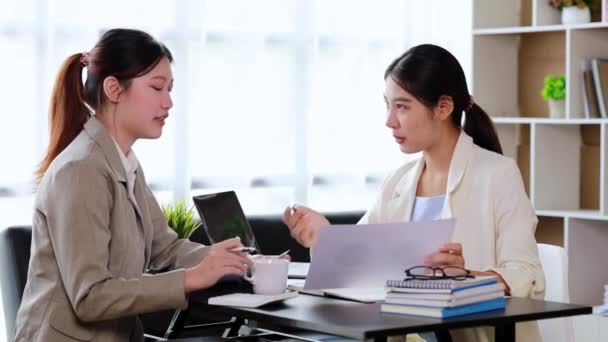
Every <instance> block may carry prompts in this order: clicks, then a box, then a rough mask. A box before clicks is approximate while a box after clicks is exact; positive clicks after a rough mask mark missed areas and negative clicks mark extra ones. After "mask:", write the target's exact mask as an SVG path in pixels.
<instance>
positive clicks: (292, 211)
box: [289, 204, 298, 216]
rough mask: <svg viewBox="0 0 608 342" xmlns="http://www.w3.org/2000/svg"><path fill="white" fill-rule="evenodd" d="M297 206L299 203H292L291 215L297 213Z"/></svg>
mask: <svg viewBox="0 0 608 342" xmlns="http://www.w3.org/2000/svg"><path fill="white" fill-rule="evenodd" d="M297 208H298V205H297V204H292V205H291V206H290V207H289V215H291V216H293V214H295V213H296V209H297Z"/></svg>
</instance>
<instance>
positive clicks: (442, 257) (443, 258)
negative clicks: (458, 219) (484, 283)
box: [424, 242, 511, 296]
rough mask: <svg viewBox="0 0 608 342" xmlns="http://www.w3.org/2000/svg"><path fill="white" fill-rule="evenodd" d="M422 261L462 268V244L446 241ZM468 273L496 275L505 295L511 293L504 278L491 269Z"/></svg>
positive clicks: (430, 264)
mask: <svg viewBox="0 0 608 342" xmlns="http://www.w3.org/2000/svg"><path fill="white" fill-rule="evenodd" d="M424 263H425V264H426V265H429V266H458V267H462V268H464V257H463V256H462V244H460V243H454V242H448V243H444V244H442V245H441V246H439V249H438V250H437V251H436V252H435V253H433V254H431V255H429V256H427V257H426V258H424ZM470 275H472V276H490V275H491V276H497V277H498V282H500V283H503V284H504V285H505V295H507V296H509V295H510V293H511V289H510V288H509V284H507V282H506V281H505V280H504V278H503V277H502V276H501V275H500V274H498V273H496V272H492V271H487V272H482V271H470Z"/></svg>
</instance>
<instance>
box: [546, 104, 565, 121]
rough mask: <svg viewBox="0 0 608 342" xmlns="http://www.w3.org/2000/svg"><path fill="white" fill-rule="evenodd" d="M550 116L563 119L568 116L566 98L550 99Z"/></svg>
mask: <svg viewBox="0 0 608 342" xmlns="http://www.w3.org/2000/svg"><path fill="white" fill-rule="evenodd" d="M549 117H550V118H553V119H563V118H565V117H566V100H549Z"/></svg>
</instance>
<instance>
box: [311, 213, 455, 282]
mask: <svg viewBox="0 0 608 342" xmlns="http://www.w3.org/2000/svg"><path fill="white" fill-rule="evenodd" d="M454 223H455V221H454V220H453V219H449V220H437V221H425V222H415V223H389V224H365V225H333V226H328V227H322V228H321V229H320V231H319V237H318V240H317V244H316V245H315V246H314V247H313V249H312V255H311V263H310V268H309V271H308V276H307V277H306V283H305V285H304V289H328V288H355V287H359V288H371V287H383V286H384V285H385V283H386V280H388V279H403V278H404V277H405V273H404V271H405V269H406V268H409V267H412V266H415V265H422V264H423V260H424V257H425V256H427V255H429V254H431V253H433V252H434V251H436V250H437V249H438V248H439V245H440V244H442V243H444V242H448V241H451V239H452V233H453V231H454Z"/></svg>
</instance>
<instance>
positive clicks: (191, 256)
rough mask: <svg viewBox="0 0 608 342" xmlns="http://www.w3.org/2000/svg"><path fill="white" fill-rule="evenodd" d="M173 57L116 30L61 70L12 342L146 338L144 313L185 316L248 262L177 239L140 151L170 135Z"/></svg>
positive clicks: (222, 248)
mask: <svg viewBox="0 0 608 342" xmlns="http://www.w3.org/2000/svg"><path fill="white" fill-rule="evenodd" d="M172 60H173V57H172V56H171V53H170V52H169V50H168V49H167V48H166V47H165V45H163V44H162V43H160V42H158V41H157V40H155V39H154V38H153V37H151V36H150V35H148V34H147V33H145V32H142V31H137V30H126V29H114V30H110V31H107V32H106V33H105V34H104V35H103V36H102V37H101V38H100V39H99V41H98V42H97V44H96V45H95V47H94V48H93V49H92V50H91V51H90V52H84V53H78V54H74V55H72V56H70V57H68V58H67V60H66V61H65V62H64V63H63V65H62V66H61V69H60V70H59V73H58V75H57V79H56V80H55V85H54V89H53V93H52V97H51V103H50V113H49V115H50V142H49V146H48V150H47V152H46V155H45V157H44V159H43V160H42V162H41V163H40V167H39V169H38V172H37V196H36V201H35V210H34V217H33V225H32V249H31V259H30V264H29V273H28V278H27V285H26V287H25V290H24V293H23V299H22V302H21V307H20V309H19V312H18V314H17V322H16V333H15V341H27V342H34V341H45V342H47V341H51V342H53V341H108V342H109V341H143V331H142V326H141V323H140V321H139V319H138V318H137V315H138V314H141V313H146V312H151V311H160V310H166V309H175V308H184V307H186V305H187V301H186V295H187V294H188V293H189V292H192V291H195V290H198V289H205V288H208V287H210V286H212V285H214V284H215V283H216V282H217V281H218V279H219V278H221V277H223V276H224V275H227V274H241V273H242V272H243V271H245V270H246V268H247V267H248V265H251V262H250V261H249V260H248V259H247V258H246V257H244V256H243V255H241V254H239V253H235V252H232V250H234V248H236V247H241V246H242V245H241V243H240V241H239V240H237V239H230V240H226V241H224V242H220V243H218V244H215V245H212V246H202V245H199V244H196V243H193V242H190V241H188V240H182V239H178V237H177V235H176V234H175V232H174V231H173V230H172V229H170V228H169V227H168V226H167V222H166V220H165V218H164V215H163V213H162V211H161V209H160V208H159V206H158V204H157V202H156V200H155V199H154V196H153V194H152V192H151V191H150V189H149V188H148V186H147V185H146V180H145V176H144V172H143V170H142V168H141V166H140V165H139V163H138V161H137V158H136V157H135V154H134V153H133V151H132V150H131V146H132V145H133V144H134V143H135V141H137V140H138V139H157V138H159V137H160V135H161V133H162V128H163V126H164V125H165V120H166V119H167V118H168V116H169V110H170V109H171V107H172V106H173V103H172V101H171V94H170V92H171V89H172V87H173V75H172V71H171V62H172ZM83 71H85V75H86V82H85V83H84V84H83V83H82V76H83V75H82V74H83ZM147 271H156V272H152V273H153V274H150V273H147Z"/></svg>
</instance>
